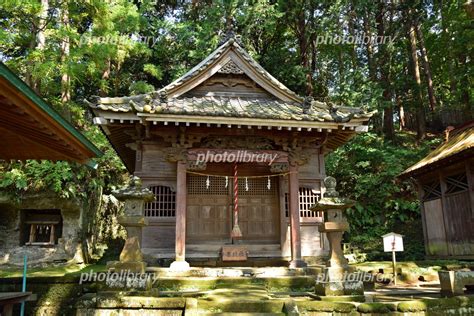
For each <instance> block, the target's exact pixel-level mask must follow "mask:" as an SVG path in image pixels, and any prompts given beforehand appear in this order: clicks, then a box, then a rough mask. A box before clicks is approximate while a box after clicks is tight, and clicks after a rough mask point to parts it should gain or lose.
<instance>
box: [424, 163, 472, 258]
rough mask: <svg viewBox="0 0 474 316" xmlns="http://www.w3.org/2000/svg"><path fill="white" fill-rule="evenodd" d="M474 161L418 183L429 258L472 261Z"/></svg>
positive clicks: (430, 176) (440, 171)
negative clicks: (468, 259) (466, 259)
mask: <svg viewBox="0 0 474 316" xmlns="http://www.w3.org/2000/svg"><path fill="white" fill-rule="evenodd" d="M473 162H474V159H468V160H466V161H463V162H460V163H457V164H454V165H450V166H447V167H445V168H443V169H440V170H435V171H432V172H430V173H428V174H426V175H424V176H423V177H420V178H419V179H418V182H419V187H420V200H421V203H422V220H423V230H424V236H425V249H426V254H427V256H429V257H437V258H443V257H452V258H474V229H473V227H474V185H473V183H474V173H473V166H474V163H473Z"/></svg>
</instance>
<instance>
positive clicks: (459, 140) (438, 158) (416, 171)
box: [400, 121, 474, 178]
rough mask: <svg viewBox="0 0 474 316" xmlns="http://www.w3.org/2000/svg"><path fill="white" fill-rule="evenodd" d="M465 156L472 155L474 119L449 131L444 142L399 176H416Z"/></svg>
mask: <svg viewBox="0 0 474 316" xmlns="http://www.w3.org/2000/svg"><path fill="white" fill-rule="evenodd" d="M466 157H471V158H472V157H474V121H472V122H468V123H466V124H464V125H463V126H461V127H459V128H457V129H455V130H453V131H451V132H450V133H449V138H448V140H447V141H446V142H444V143H443V144H441V145H440V146H438V147H437V148H436V149H435V150H433V151H432V152H430V153H429V154H428V156H426V157H425V158H423V159H422V160H420V161H418V162H417V163H416V164H414V165H413V166H411V167H410V168H408V169H407V170H405V171H404V172H403V173H402V174H401V175H400V177H402V178H406V177H416V176H417V175H420V174H423V173H426V172H428V171H430V170H433V169H436V168H438V167H441V166H443V165H445V164H448V163H452V162H455V161H459V160H462V159H465V158H466Z"/></svg>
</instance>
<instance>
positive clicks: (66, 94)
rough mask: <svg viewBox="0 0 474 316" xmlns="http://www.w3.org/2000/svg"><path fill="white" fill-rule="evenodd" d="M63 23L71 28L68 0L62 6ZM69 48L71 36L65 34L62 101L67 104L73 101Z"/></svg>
mask: <svg viewBox="0 0 474 316" xmlns="http://www.w3.org/2000/svg"><path fill="white" fill-rule="evenodd" d="M61 23H62V26H63V28H64V29H65V30H66V32H67V31H68V28H69V8H68V2H67V1H64V3H62V8H61ZM69 50H70V39H69V36H64V37H63V40H62V42H61V66H62V68H63V73H62V75H61V103H62V104H65V103H67V102H69V101H71V77H70V75H69V66H68V65H67V64H68V63H69V60H68V58H69Z"/></svg>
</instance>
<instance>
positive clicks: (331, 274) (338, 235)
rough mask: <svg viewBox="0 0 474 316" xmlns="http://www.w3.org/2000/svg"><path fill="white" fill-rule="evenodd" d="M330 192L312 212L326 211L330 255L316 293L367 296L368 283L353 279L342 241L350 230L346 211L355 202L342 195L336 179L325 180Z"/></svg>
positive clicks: (326, 229)
mask: <svg viewBox="0 0 474 316" xmlns="http://www.w3.org/2000/svg"><path fill="white" fill-rule="evenodd" d="M324 185H325V187H326V192H325V193H324V197H323V198H322V199H321V200H319V201H318V202H317V203H316V204H315V205H313V206H312V207H311V210H312V211H323V212H324V223H323V225H322V226H321V228H320V232H323V233H326V235H327V238H328V240H329V247H330V257H329V260H328V262H327V264H326V267H325V268H324V269H323V273H322V276H324V277H323V278H317V280H316V287H315V289H316V294H318V295H324V296H336V295H363V293H364V284H363V282H362V281H361V280H353V279H354V278H352V277H351V275H350V274H351V273H352V272H353V271H352V270H351V269H350V267H349V264H348V262H347V259H346V258H345V257H344V254H343V251H342V247H341V241H342V235H343V234H344V232H345V231H348V230H349V224H348V223H347V220H346V218H345V216H344V214H343V211H344V210H345V209H347V208H349V207H351V206H353V205H354V204H355V201H353V200H350V199H347V198H343V197H339V193H338V192H337V191H336V179H334V178H333V177H326V178H325V179H324Z"/></svg>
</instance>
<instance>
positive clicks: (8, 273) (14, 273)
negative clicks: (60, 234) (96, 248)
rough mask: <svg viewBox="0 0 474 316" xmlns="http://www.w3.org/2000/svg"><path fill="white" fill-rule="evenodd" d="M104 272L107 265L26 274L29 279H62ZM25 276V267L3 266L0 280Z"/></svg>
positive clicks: (40, 269)
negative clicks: (84, 273)
mask: <svg viewBox="0 0 474 316" xmlns="http://www.w3.org/2000/svg"><path fill="white" fill-rule="evenodd" d="M90 271H94V272H102V271H107V269H106V266H105V265H95V264H91V265H87V266H84V265H77V264H74V265H64V266H56V267H46V268H29V269H28V270H27V272H26V276H27V277H28V278H32V277H62V276H71V277H75V276H79V275H80V274H81V273H83V272H87V273H88V272H90ZM22 276H23V267H19V266H6V265H3V266H1V269H0V278H21V277H22Z"/></svg>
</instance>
